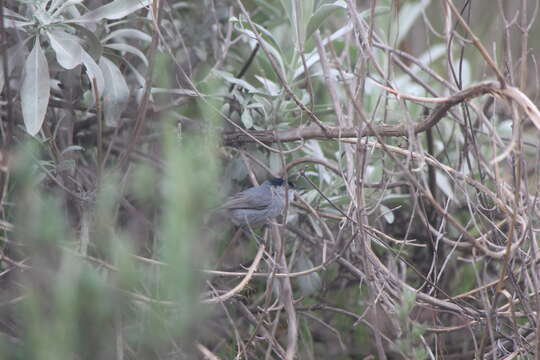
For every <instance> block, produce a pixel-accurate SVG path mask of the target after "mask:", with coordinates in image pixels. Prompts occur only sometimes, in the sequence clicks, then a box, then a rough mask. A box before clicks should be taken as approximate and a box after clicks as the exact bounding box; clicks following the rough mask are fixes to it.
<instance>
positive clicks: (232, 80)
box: [212, 70, 258, 93]
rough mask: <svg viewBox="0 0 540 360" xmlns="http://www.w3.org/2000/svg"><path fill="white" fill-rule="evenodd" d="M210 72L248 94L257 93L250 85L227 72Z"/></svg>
mask: <svg viewBox="0 0 540 360" xmlns="http://www.w3.org/2000/svg"><path fill="white" fill-rule="evenodd" d="M212 72H213V73H214V74H216V75H217V76H219V77H221V78H223V79H224V80H225V81H227V82H229V83H231V84H235V85H238V86H241V87H243V88H244V89H246V90H247V91H248V92H250V93H256V92H258V91H257V89H255V87H254V86H253V85H251V84H250V83H248V82H247V81H245V80H242V79H238V78H236V77H234V75H233V74H231V73H229V72H226V71H220V70H213V71H212Z"/></svg>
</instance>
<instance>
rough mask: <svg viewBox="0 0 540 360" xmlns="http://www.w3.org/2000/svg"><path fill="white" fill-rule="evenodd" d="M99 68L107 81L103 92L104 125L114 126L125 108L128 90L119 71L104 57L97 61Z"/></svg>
mask: <svg viewBox="0 0 540 360" xmlns="http://www.w3.org/2000/svg"><path fill="white" fill-rule="evenodd" d="M99 67H100V68H101V71H102V72H103V77H104V78H105V79H107V80H108V81H107V86H106V87H105V89H104V91H103V111H104V114H105V124H107V125H108V126H116V125H117V123H118V119H120V116H121V115H122V112H124V110H125V109H126V107H127V103H128V100H129V88H128V86H127V83H126V79H124V75H122V73H121V72H120V69H118V67H117V66H116V65H115V64H114V63H113V62H112V61H110V60H109V59H107V58H106V57H105V56H102V57H101V59H99Z"/></svg>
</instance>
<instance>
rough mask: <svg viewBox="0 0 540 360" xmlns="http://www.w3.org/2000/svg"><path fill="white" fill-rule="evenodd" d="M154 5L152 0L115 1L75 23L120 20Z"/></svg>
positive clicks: (87, 14)
mask: <svg viewBox="0 0 540 360" xmlns="http://www.w3.org/2000/svg"><path fill="white" fill-rule="evenodd" d="M151 3H152V1H151V0H115V1H113V2H111V3H109V4H107V5H103V6H100V7H98V8H97V9H94V10H92V11H90V12H88V13H86V14H84V15H83V16H81V17H80V18H78V19H75V20H72V21H73V22H79V23H80V22H97V21H100V20H103V19H109V20H118V19H121V18H123V17H125V16H127V15H129V14H131V13H133V12H135V11H137V10H139V9H141V8H143V7H145V6H148V5H150V4H151Z"/></svg>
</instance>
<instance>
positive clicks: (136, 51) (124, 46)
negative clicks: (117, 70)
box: [105, 43, 148, 66]
mask: <svg viewBox="0 0 540 360" xmlns="http://www.w3.org/2000/svg"><path fill="white" fill-rule="evenodd" d="M105 46H106V47H108V48H111V49H114V50H118V51H125V52H128V53H131V54H133V55H136V56H138V57H139V59H141V61H142V62H143V63H144V65H146V66H148V59H147V58H146V55H144V53H143V52H142V51H141V50H139V49H137V48H136V47H135V46H131V45H129V44H126V43H114V44H107V45H105Z"/></svg>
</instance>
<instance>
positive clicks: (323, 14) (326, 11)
mask: <svg viewBox="0 0 540 360" xmlns="http://www.w3.org/2000/svg"><path fill="white" fill-rule="evenodd" d="M346 8H347V4H346V3H345V1H343V0H338V1H336V2H334V3H333V4H324V5H322V6H321V7H319V8H318V9H317V11H315V14H313V16H312V17H311V19H309V22H308V25H307V29H306V40H307V39H309V37H310V36H311V35H313V33H314V32H315V31H317V29H318V28H319V27H320V26H321V24H322V23H323V22H324V20H325V19H326V18H327V17H329V16H330V15H332V14H333V13H334V12H336V11H337V10H340V9H346Z"/></svg>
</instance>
